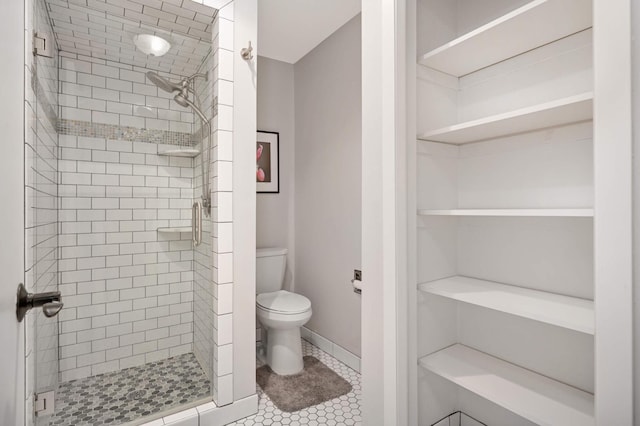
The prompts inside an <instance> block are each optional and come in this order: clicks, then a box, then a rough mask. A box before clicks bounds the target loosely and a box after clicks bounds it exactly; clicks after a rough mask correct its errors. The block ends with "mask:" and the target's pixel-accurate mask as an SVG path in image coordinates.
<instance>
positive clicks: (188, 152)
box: [158, 148, 200, 158]
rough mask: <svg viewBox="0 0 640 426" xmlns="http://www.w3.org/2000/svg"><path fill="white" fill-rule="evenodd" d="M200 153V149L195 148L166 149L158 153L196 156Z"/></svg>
mask: <svg viewBox="0 0 640 426" xmlns="http://www.w3.org/2000/svg"><path fill="white" fill-rule="evenodd" d="M198 154H200V150H199V149H194V148H179V149H165V150H163V151H158V155H168V156H170V157H189V158H194V157H196V156H197V155H198Z"/></svg>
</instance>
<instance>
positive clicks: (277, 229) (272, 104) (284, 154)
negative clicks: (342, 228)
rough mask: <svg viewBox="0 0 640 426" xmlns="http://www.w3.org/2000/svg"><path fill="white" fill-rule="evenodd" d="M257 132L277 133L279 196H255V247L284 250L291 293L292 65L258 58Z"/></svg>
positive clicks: (292, 206)
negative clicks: (284, 248) (281, 248)
mask: <svg viewBox="0 0 640 426" xmlns="http://www.w3.org/2000/svg"><path fill="white" fill-rule="evenodd" d="M258 73H259V78H258V130H264V131H270V132H279V133H280V140H279V141H280V144H279V145H280V193H278V194H257V206H256V209H257V220H256V222H257V223H256V225H257V239H256V244H257V246H258V247H286V248H288V249H289V255H288V258H287V276H286V278H285V287H286V288H288V289H291V285H292V281H293V271H294V265H295V241H294V204H293V193H294V174H293V171H294V136H295V135H294V98H293V65H292V64H288V63H286V62H280V61H276V60H274V59H269V58H264V57H261V56H259V57H258Z"/></svg>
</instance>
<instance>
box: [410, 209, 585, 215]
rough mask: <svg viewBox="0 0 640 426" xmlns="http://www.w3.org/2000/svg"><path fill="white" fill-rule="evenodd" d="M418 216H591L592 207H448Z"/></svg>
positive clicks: (428, 210)
mask: <svg viewBox="0 0 640 426" xmlns="http://www.w3.org/2000/svg"><path fill="white" fill-rule="evenodd" d="M418 215H420V216H507V217H593V209H449V210H430V209H421V210H418Z"/></svg>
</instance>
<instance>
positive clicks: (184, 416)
mask: <svg viewBox="0 0 640 426" xmlns="http://www.w3.org/2000/svg"><path fill="white" fill-rule="evenodd" d="M257 412H258V395H255V394H254V395H251V396H249V397H247V398H243V399H240V400H238V401H235V402H234V403H233V404H228V405H225V406H224V407H217V406H216V405H215V404H214V403H213V402H207V403H206V404H202V405H198V406H197V407H194V408H189V409H187V410H183V411H180V412H178V413H175V414H171V415H169V416H165V417H162V418H160V419H156V420H152V421H150V422H148V423H144V424H143V425H142V426H170V425H176V426H178V425H179V426H190V424H193V425H195V426H221V425H226V424H229V423H231V422H235V421H236V420H240V419H244V418H245V417H249V416H252V415H254V414H256V413H257Z"/></svg>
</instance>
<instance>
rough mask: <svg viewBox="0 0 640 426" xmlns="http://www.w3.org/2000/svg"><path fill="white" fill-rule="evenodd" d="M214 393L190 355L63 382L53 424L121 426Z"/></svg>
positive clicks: (58, 395) (57, 398)
mask: <svg viewBox="0 0 640 426" xmlns="http://www.w3.org/2000/svg"><path fill="white" fill-rule="evenodd" d="M210 394H211V384H210V381H209V379H207V377H206V376H205V374H204V371H202V368H200V364H198V361H197V360H196V357H195V355H193V354H192V353H189V354H185V355H180V356H175V357H172V358H168V359H163V360H161V361H156V362H152V363H149V364H145V365H142V366H139V367H132V368H127V369H125V370H121V371H116V372H114V373H106V374H100V375H98V376H92V377H87V378H85V379H79V380H72V381H69V382H65V383H61V384H60V388H59V390H58V393H57V395H56V414H55V415H54V417H52V418H51V421H50V423H49V424H50V425H52V426H80V425H91V426H98V425H119V424H122V423H127V422H130V421H132V420H135V419H139V418H141V417H145V416H148V415H151V414H153V413H157V412H160V411H164V410H166V409H168V408H173V407H176V406H179V405H182V404H184V403H186V402H191V401H197V400H199V399H202V398H206V397H208V396H209V395H210Z"/></svg>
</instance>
